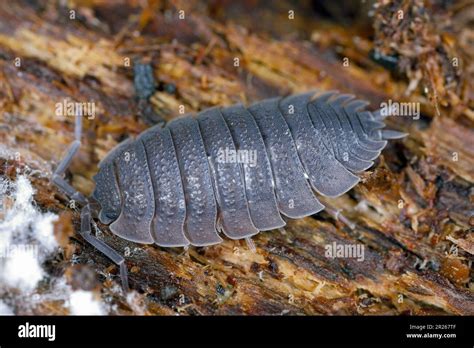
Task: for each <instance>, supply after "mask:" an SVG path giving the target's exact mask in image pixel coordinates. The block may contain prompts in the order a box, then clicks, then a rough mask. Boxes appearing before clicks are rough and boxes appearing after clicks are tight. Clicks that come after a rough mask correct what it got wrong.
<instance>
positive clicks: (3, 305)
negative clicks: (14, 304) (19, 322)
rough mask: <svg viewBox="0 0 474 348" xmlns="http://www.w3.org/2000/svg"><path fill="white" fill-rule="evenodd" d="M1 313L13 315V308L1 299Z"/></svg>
mask: <svg viewBox="0 0 474 348" xmlns="http://www.w3.org/2000/svg"><path fill="white" fill-rule="evenodd" d="M0 315H13V310H12V309H11V308H10V307H8V305H7V304H6V303H5V302H3V301H1V300H0Z"/></svg>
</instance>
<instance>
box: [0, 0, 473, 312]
mask: <svg viewBox="0 0 474 348" xmlns="http://www.w3.org/2000/svg"><path fill="white" fill-rule="evenodd" d="M415 2H416V3H417V5H418V6H421V7H422V8H424V11H427V13H428V17H423V18H422V19H420V21H421V23H418V26H417V27H416V28H417V29H418V31H417V33H418V35H427V36H423V39H424V40H423V41H422V47H423V52H424V55H423V56H420V55H413V54H412V53H413V52H411V51H410V49H413V50H416V49H417V48H416V47H417V46H416V44H417V43H416V42H413V41H412V39H413V38H412V37H411V36H406V35H405V36H404V35H403V30H409V29H407V28H404V27H396V25H397V24H396V23H395V22H394V21H395V20H394V19H393V18H395V16H396V13H397V11H398V9H404V10H405V12H406V14H407V16H411V17H410V18H408V19H407V20H413V21H415V22H416V21H418V19H416V20H415V18H418V17H417V14H416V13H412V12H410V10H409V9H410V6H412V5H413V3H415ZM243 3H244V4H245V6H254V5H250V4H246V2H243ZM282 4H285V3H282ZM71 6H73V7H71V8H65V7H61V5H59V3H58V2H51V3H49V4H48V5H44V6H37V8H35V7H34V6H32V5H31V4H30V2H25V3H18V2H17V3H15V4H8V3H6V2H5V3H3V4H2V5H1V6H0V114H1V115H2V117H1V120H0V134H1V135H0V136H1V139H2V142H1V149H0V150H1V151H0V155H1V159H0V161H1V163H0V164H1V174H2V175H6V176H9V177H11V178H13V179H14V178H15V176H16V175H18V173H22V172H26V173H28V175H29V178H30V180H31V181H32V182H33V184H34V186H35V188H36V195H35V200H36V202H37V204H38V205H39V206H40V207H41V209H43V210H45V211H46V210H47V211H52V212H55V213H57V214H59V215H60V219H59V222H58V223H57V224H56V231H55V232H56V236H57V238H58V240H59V241H60V243H61V245H62V246H63V249H64V251H63V252H62V254H61V255H57V256H56V257H57V258H58V259H59V260H60V261H59V262H52V263H51V265H50V266H49V269H50V272H51V273H50V275H51V276H57V275H61V274H65V275H66V276H67V279H68V280H69V282H70V283H71V284H73V285H74V286H78V287H81V286H82V287H88V288H89V289H91V288H93V289H95V290H96V291H98V292H100V293H101V294H102V296H103V297H104V298H105V297H109V298H111V299H112V301H113V303H115V304H117V307H116V309H115V312H116V313H121V314H131V313H135V314H167V315H170V314H175V313H179V314H253V315H258V314H426V315H430V314H458V315H473V314H474V295H473V291H474V288H473V281H472V258H473V239H472V228H473V226H474V217H473V203H474V191H473V189H472V184H473V182H474V134H473V133H474V130H473V129H474V128H473V122H474V119H473V117H472V115H473V111H472V110H473V109H472V107H473V105H472V103H473V98H472V85H471V83H472V71H474V70H473V65H472V64H473V63H472V62H473V59H472V58H473V51H472V47H465V46H463V44H465V45H467V44H466V39H463V40H464V41H463V40H459V41H456V40H453V39H451V40H449V39H448V38H452V37H453V36H454V35H461V36H462V37H465V36H466V35H468V33H467V32H466V31H469V30H470V34H471V35H472V32H473V31H472V30H473V28H470V29H469V28H466V27H461V28H455V29H453V31H451V32H448V31H446V32H442V33H441V34H442V35H444V36H443V37H444V38H446V39H445V40H444V41H442V42H440V41H436V42H435V43H433V42H431V40H432V39H433V37H432V35H433V33H438V32H436V30H447V29H446V28H445V27H441V28H440V27H439V26H437V24H436V23H434V22H432V21H433V18H435V15H436V13H435V12H434V11H436V10H437V9H436V7H430V5H429V4H426V3H424V2H422V1H417V0H413V1H402V2H391V4H390V5H389V6H388V5H387V6H379V7H378V9H377V11H376V15H375V17H374V18H373V19H372V20H373V21H374V23H375V29H376V32H375V34H376V35H375V37H376V42H375V43H374V42H372V41H370V40H369V39H368V38H367V37H368V36H367V35H364V33H365V30H366V29H364V30H361V31H360V33H359V34H360V35H357V36H356V35H354V33H353V32H352V31H351V30H347V29H344V28H342V27H339V26H338V25H337V24H335V23H331V22H328V21H322V20H318V21H315V19H314V18H313V17H312V16H309V15H307V14H305V13H307V12H308V10H305V9H304V6H308V4H306V5H300V6H302V7H303V8H301V9H297V10H296V17H297V18H296V19H295V24H294V26H292V24H289V23H288V19H287V17H286V14H285V15H284V16H282V15H281V12H278V11H284V12H283V13H286V12H288V9H287V8H286V7H285V6H287V7H288V8H291V6H290V5H287V4H285V5H279V6H278V9H276V8H275V9H273V10H271V9H264V10H262V11H266V13H267V15H269V16H274V17H272V18H275V23H272V24H269V28H267V29H268V31H267V30H266V29H265V28H258V27H251V26H248V27H245V23H240V24H237V23H236V22H238V20H235V21H234V20H232V18H229V13H224V14H222V13H221V12H222V9H220V8H218V7H216V8H207V9H206V8H203V5H202V4H201V5H199V2H196V3H195V2H188V1H186V2H173V3H161V2H155V1H150V2H149V3H148V7H146V8H141V7H137V5H136V4H135V2H134V1H129V2H126V1H121V2H115V1H97V2H94V1H90V2H89V1H88V2H87V6H83V5H82V4H81V2H71ZM242 6H244V5H242ZM280 6H282V7H280ZM466 7H468V5H466ZM282 8H283V10H282ZM71 9H73V10H75V11H76V14H77V17H76V19H75V20H70V19H69V13H70V12H69V11H70V10H71ZM179 9H184V11H185V13H186V19H185V20H180V19H179V18H178V15H177V13H178V10H179ZM298 10H299V12H298ZM448 10H449V11H451V12H449V11H448ZM448 10H447V11H448V12H447V13H448V15H446V16H445V17H446V20H447V21H449V20H450V19H451V18H452V17H454V16H459V14H458V13H457V12H456V11H459V9H456V8H454V9H448ZM235 11H237V12H236V13H237V14H236V16H238V9H236V10H235ZM272 11H273V12H272ZM224 12H225V11H224ZM423 13H424V12H423ZM471 13H472V7H471ZM212 14H213V15H212ZM300 14H301V15H300ZM430 15H432V16H431V17H430ZM213 16H214V17H213ZM450 16H451V17H450ZM278 22H284V23H285V28H290V29H289V30H292V31H296V29H291V28H298V29H297V30H298V32H299V33H300V34H299V36H298V35H291V32H290V31H289V32H288V33H287V34H286V35H284V34H282V33H281V32H280V31H281V30H283V29H281V28H280V29H278V30H277V29H276V28H277V27H278ZM465 23H468V21H466V22H465ZM412 25H415V24H413V23H412ZM423 26H426V27H423ZM387 27H391V28H393V27H396V28H397V29H394V30H393V32H389V31H387ZM273 29H274V30H273ZM427 29H429V30H428V31H427ZM305 30H306V31H305ZM275 33H277V34H276V37H272V34H275ZM301 33H303V34H301ZM387 34H390V35H391V36H387ZM390 40H391V41H390ZM390 42H392V43H395V44H392V45H390ZM429 45H435V46H429ZM388 47H390V48H391V49H392V50H395V51H396V53H397V54H398V55H399V57H400V59H401V60H402V64H403V67H404V69H402V70H401V71H402V75H403V74H404V75H403V76H400V75H399V74H396V73H394V72H390V71H388V70H387V69H385V68H384V67H382V66H380V65H379V64H377V63H376V62H374V61H373V60H371V59H370V58H369V57H370V55H371V51H372V50H373V49H374V48H378V49H379V50H380V52H381V54H383V55H390V54H393V53H394V52H392V51H390V50H389V48H388ZM433 47H434V48H433ZM436 47H438V50H436ZM439 47H444V48H446V47H448V48H449V49H445V50H441V49H439ZM439 52H442V53H439ZM436 54H439V55H436ZM454 56H456V57H458V58H459V59H460V61H461V62H462V64H460V65H459V67H458V68H453V67H452V66H446V65H443V64H444V63H445V61H443V59H445V60H446V61H448V62H449V61H450V59H451V58H453V57H454ZM18 57H20V58H21V66H20V67H18V66H16V65H15V64H14V62H15V58H18ZM141 57H147V58H149V59H150V60H151V62H152V64H153V67H154V72H155V77H156V79H157V81H158V83H159V86H158V89H157V91H156V93H155V94H154V95H153V96H152V97H151V100H150V102H151V103H152V105H153V107H154V109H155V111H156V112H157V113H159V114H160V115H161V116H162V117H163V118H165V119H167V120H170V119H172V118H173V117H176V116H178V115H179V113H178V110H179V106H180V105H184V107H185V110H186V112H193V111H198V110H201V109H203V108H205V107H209V106H213V105H230V104H232V103H235V102H241V101H243V102H252V101H256V100H259V99H261V98H264V97H269V96H275V95H284V94H286V93H289V92H297V91H305V90H311V89H315V88H319V89H325V90H327V89H339V90H341V91H344V92H350V93H353V94H355V95H357V96H358V97H360V98H365V99H367V100H369V101H371V102H372V106H373V107H376V106H378V105H380V103H381V102H384V101H387V100H388V99H392V100H403V101H411V102H420V103H421V109H422V117H421V118H420V119H419V120H412V119H411V118H407V117H405V118H403V117H394V118H390V119H389V120H388V122H389V124H390V126H391V127H392V128H396V129H399V130H403V131H406V132H408V133H409V134H410V136H409V137H408V138H407V139H405V140H403V141H398V142H392V143H390V144H389V145H388V147H387V148H386V149H385V150H384V152H383V156H382V157H381V160H380V161H378V163H377V165H376V166H374V167H373V168H372V169H371V170H370V171H369V172H367V173H366V174H365V175H364V177H363V180H362V183H361V184H360V185H359V186H357V187H356V188H355V189H354V190H353V191H352V192H351V193H350V194H346V195H344V196H343V197H341V198H339V199H337V200H332V201H331V203H332V204H333V205H335V206H336V207H338V208H341V209H343V211H344V214H345V215H346V216H347V217H349V218H350V219H352V220H353V221H355V222H356V223H357V224H358V227H357V228H356V229H355V230H353V231H352V230H350V229H349V228H347V227H346V226H344V225H342V224H341V223H339V222H335V221H334V220H333V219H332V218H330V217H329V216H328V215H327V214H326V213H322V214H319V215H318V216H315V217H308V218H305V219H302V220H298V221H293V220H292V221H289V222H288V225H287V226H286V227H285V228H284V230H277V231H271V232H264V233H260V234H259V235H258V236H257V237H255V238H254V241H255V245H256V248H257V249H256V252H252V251H250V250H249V249H248V248H247V246H246V245H245V243H244V242H239V241H231V240H228V239H227V240H225V241H224V243H222V244H220V245H216V246H212V247H208V248H190V249H189V250H187V251H185V250H182V249H162V248H158V247H154V246H143V245H135V244H133V243H128V242H125V241H123V240H121V239H119V238H118V237H115V236H113V235H112V234H111V233H110V231H109V230H108V228H107V226H105V225H100V224H99V228H100V230H102V231H103V234H102V238H103V239H104V240H105V241H107V242H108V243H110V244H111V245H112V246H113V247H114V248H115V249H117V250H119V251H122V253H123V251H125V250H126V248H129V249H128V250H131V253H130V255H129V256H128V257H127V264H128V267H129V269H130V282H131V286H132V288H133V289H135V290H136V291H137V292H138V295H136V300H137V301H138V302H139V303H140V308H141V311H139V310H137V309H136V308H135V307H133V306H131V305H130V301H126V299H125V297H124V296H123V295H122V294H120V292H119V291H118V290H117V287H116V286H115V287H114V286H112V285H113V284H116V282H117V277H116V276H113V275H116V273H117V269H116V268H115V267H113V266H110V262H109V261H108V260H107V259H106V258H105V257H103V256H102V255H101V254H100V253H98V252H96V251H95V250H93V249H92V248H91V247H90V246H89V245H87V244H86V243H85V242H84V241H83V240H82V239H81V238H80V237H78V236H77V235H76V234H74V230H77V228H78V213H77V212H75V211H73V210H71V209H69V208H68V206H67V205H68V200H67V198H66V197H65V196H64V195H63V194H61V193H60V192H59V191H58V190H57V189H56V188H54V187H53V186H52V185H51V183H50V182H49V176H50V175H51V173H52V170H53V169H54V167H55V166H56V165H57V163H58V161H59V159H60V158H61V155H62V153H63V151H64V149H65V148H66V146H67V144H68V143H69V142H71V141H72V139H73V131H72V129H73V122H72V121H73V120H72V118H70V119H67V118H64V117H59V116H56V115H55V105H56V103H58V102H62V101H63V100H64V99H67V100H71V101H83V102H88V101H94V102H95V103H96V106H97V110H96V114H97V115H96V117H95V118H94V119H91V120H88V121H85V122H84V125H85V127H86V130H85V134H84V137H83V147H82V149H81V151H80V154H79V156H78V158H76V160H75V161H74V163H73V165H72V167H71V169H70V175H69V178H70V180H71V182H72V183H73V185H74V186H75V187H76V188H77V189H79V190H80V191H81V192H83V193H86V194H90V193H91V191H92V189H93V183H92V180H91V178H92V176H93V175H94V174H95V172H96V165H97V163H98V162H99V161H100V159H101V158H103V157H104V156H105V154H106V153H107V152H108V151H109V150H110V149H111V148H113V147H114V146H115V145H116V144H117V143H118V142H120V141H121V140H122V139H124V138H125V137H127V136H135V135H137V134H139V133H140V132H141V131H143V130H144V129H146V127H147V125H146V124H145V123H144V122H143V120H142V119H140V118H139V117H137V110H138V105H137V99H136V98H135V95H134V88H133V76H132V68H131V66H129V65H128V64H127V63H126V62H127V61H130V62H133V60H134V59H135V58H141ZM344 57H348V58H349V62H350V64H349V66H344V65H343V64H342V60H343V58H344ZM235 58H238V60H239V66H238V67H236V66H235V65H234V63H235ZM410 59H411V60H413V59H416V63H413V64H411V63H410V62H411V61H410ZM443 62H444V63H443ZM425 63H426V65H423V64H425ZM453 69H454V70H453ZM456 69H458V70H456ZM469 74H470V75H469ZM447 75H449V76H451V78H450V79H449V83H446V81H448V80H447ZM449 76H448V77H449ZM466 76H471V78H467V77H466ZM422 83H426V84H427V86H428V85H429V88H428V92H426V91H425V89H424V88H423V86H421V85H420V84H422ZM167 85H173V86H175V87H176V88H175V89H176V91H175V92H174V91H173V90H172V93H169V91H167V89H166V86H167ZM407 91H408V93H407ZM17 152H18V153H20V155H21V160H20V161H17V160H15V156H14V154H15V153H17ZM25 168H29V170H28V171H26V169H25ZM17 169H18V171H17ZM333 242H336V243H351V244H354V243H357V244H359V243H361V244H363V245H364V246H365V260H364V261H363V262H359V261H357V260H355V259H348V258H328V257H327V256H326V255H325V246H326V245H328V244H332V243H333ZM453 245H455V246H457V247H458V253H457V254H453V253H452V252H451V251H452V247H453ZM72 254H76V255H78V256H79V261H80V264H81V265H73V264H72ZM90 260H92V261H93V263H92V264H90V262H88V261H90ZM86 264H87V265H86ZM88 272H94V273H93V274H95V272H97V273H100V274H102V276H101V277H100V279H99V280H100V281H95V282H94V281H91V282H84V279H83V278H82V277H84V274H86V275H87V274H88ZM104 275H105V276H104ZM111 275H112V276H111ZM40 291H41V290H40ZM43 291H47V290H46V289H43ZM33 312H34V313H38V314H62V313H64V308H63V307H62V305H61V303H56V302H54V303H46V304H45V303H43V304H42V305H38V307H37V308H35V309H34V310H33Z"/></svg>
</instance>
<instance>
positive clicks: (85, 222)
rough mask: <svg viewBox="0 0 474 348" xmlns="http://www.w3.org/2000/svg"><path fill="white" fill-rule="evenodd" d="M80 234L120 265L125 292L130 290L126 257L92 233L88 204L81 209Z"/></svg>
mask: <svg viewBox="0 0 474 348" xmlns="http://www.w3.org/2000/svg"><path fill="white" fill-rule="evenodd" d="M79 234H80V235H81V236H82V238H84V239H85V240H86V241H87V242H88V243H89V244H91V245H92V246H93V247H95V248H96V249H98V250H99V251H100V252H102V253H103V254H104V255H105V256H107V257H108V258H109V259H110V260H112V262H113V263H115V264H116V265H117V266H119V267H120V278H121V280H122V288H123V291H124V292H127V291H128V290H129V287H128V272H127V264H126V263H125V258H124V257H123V256H122V255H120V254H119V253H118V252H117V251H116V250H114V249H112V248H111V247H110V246H109V245H108V244H106V243H105V242H103V241H101V240H100V239H97V237H95V236H93V235H92V233H91V210H90V205H89V204H86V205H85V206H84V207H83V208H82V209H81V229H80V231H79Z"/></svg>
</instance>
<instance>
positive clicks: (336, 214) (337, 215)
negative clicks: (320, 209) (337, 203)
mask: <svg viewBox="0 0 474 348" xmlns="http://www.w3.org/2000/svg"><path fill="white" fill-rule="evenodd" d="M324 205H325V206H326V208H325V211H326V212H327V213H328V214H329V215H331V217H332V218H333V219H334V220H337V221H340V222H342V223H343V224H344V225H346V226H348V227H349V228H350V229H351V230H354V229H355V228H356V226H357V225H356V223H355V222H353V221H351V220H350V219H349V218H347V217H345V216H344V215H342V214H341V211H342V209H337V208H335V207H333V206H331V205H330V204H328V203H327V202H324Z"/></svg>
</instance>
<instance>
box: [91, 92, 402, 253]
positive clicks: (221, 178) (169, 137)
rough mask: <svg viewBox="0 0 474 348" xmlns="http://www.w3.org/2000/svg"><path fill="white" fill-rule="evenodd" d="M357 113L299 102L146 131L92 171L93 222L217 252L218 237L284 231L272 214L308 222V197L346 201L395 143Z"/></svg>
mask: <svg viewBox="0 0 474 348" xmlns="http://www.w3.org/2000/svg"><path fill="white" fill-rule="evenodd" d="M366 105H367V103H366V102H364V101H360V100H356V99H353V96H350V95H341V94H337V93H335V92H328V93H324V94H320V95H317V96H315V93H305V94H298V95H293V96H289V97H286V98H274V99H267V100H263V101H260V102H258V103H255V104H253V105H251V106H250V107H248V108H246V107H244V106H242V105H234V106H231V107H226V108H219V107H215V108H211V109H207V110H204V111H202V112H200V113H198V115H197V117H195V118H193V117H185V118H180V119H177V120H174V121H172V122H170V123H169V124H168V125H167V126H165V127H164V128H161V127H158V126H156V127H152V128H150V129H148V130H146V131H145V132H143V133H142V134H140V135H139V136H138V137H137V138H136V139H134V140H128V141H126V142H124V143H122V144H120V145H119V146H118V147H117V148H115V149H114V150H113V151H111V152H110V153H109V154H108V155H107V157H106V158H105V159H104V160H103V161H102V162H101V163H100V165H99V167H100V170H99V172H98V174H97V175H96V176H95V181H96V189H95V191H94V194H93V197H94V198H95V199H96V200H97V201H98V202H99V203H100V205H101V208H102V209H101V211H100V214H99V218H100V220H101V221H102V222H103V223H107V224H109V223H110V229H111V230H112V232H113V233H115V234H116V235H118V236H120V237H122V238H124V239H127V240H131V241H134V242H138V243H146V244H151V243H156V244H158V245H160V246H166V247H172V246H186V245H189V244H191V245H196V246H205V245H211V244H215V243H219V242H221V241H222V238H221V237H220V236H219V233H218V231H222V232H223V233H224V234H225V235H226V236H228V237H229V238H232V239H241V238H248V237H250V236H252V235H255V234H257V233H258V232H259V231H265V230H270V229H275V228H279V227H282V226H284V225H285V222H284V220H283V218H282V215H284V216H286V217H289V218H301V217H304V216H308V215H312V214H315V213H317V212H319V211H321V210H322V209H324V206H323V205H322V204H321V203H320V202H319V200H318V199H317V197H316V195H315V193H316V194H320V195H323V196H328V197H337V196H340V195H342V194H343V193H345V192H347V191H348V190H350V189H351V188H352V187H354V185H356V184H357V183H358V181H359V177H358V176H357V175H355V173H357V172H361V171H364V170H366V169H367V168H369V167H370V166H371V165H372V164H373V162H372V160H373V159H375V158H376V157H378V156H379V155H380V151H381V150H382V149H383V148H384V146H385V145H386V143H387V142H386V139H393V138H398V137H400V136H401V135H403V134H401V133H398V132H394V131H385V130H381V128H383V127H384V123H383V118H382V116H381V115H380V114H379V113H377V112H375V113H372V112H369V111H366V110H364V107H365V106H366ZM225 155H228V156H227V157H226V156H225ZM241 155H247V157H246V159H247V160H242V157H241ZM252 155H253V156H254V158H255V159H256V162H254V163H252V162H251V161H249V160H248V159H249V158H250V157H251V156H252ZM244 159H245V158H244Z"/></svg>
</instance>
